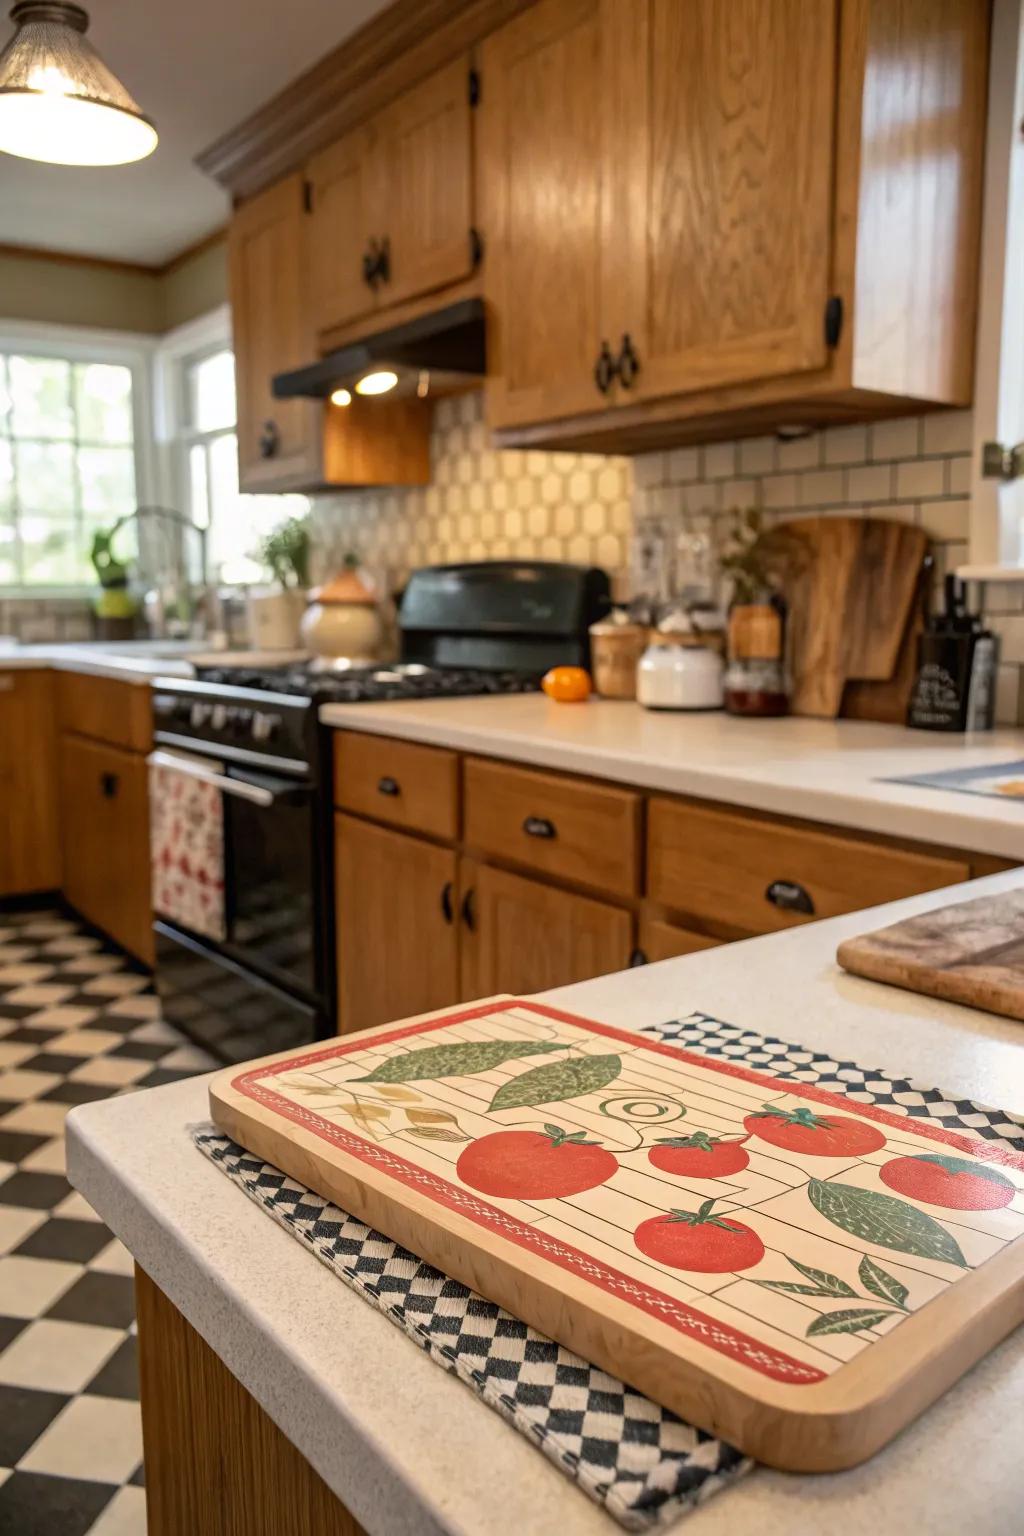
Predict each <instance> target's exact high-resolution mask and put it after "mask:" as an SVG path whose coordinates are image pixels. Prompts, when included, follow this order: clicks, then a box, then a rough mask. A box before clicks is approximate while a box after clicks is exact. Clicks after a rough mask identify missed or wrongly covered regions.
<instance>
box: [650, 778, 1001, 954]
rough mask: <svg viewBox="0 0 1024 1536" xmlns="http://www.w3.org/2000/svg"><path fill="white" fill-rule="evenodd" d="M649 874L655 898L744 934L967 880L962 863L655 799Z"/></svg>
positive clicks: (892, 899) (652, 804) (951, 859)
mask: <svg viewBox="0 0 1024 1536" xmlns="http://www.w3.org/2000/svg"><path fill="white" fill-rule="evenodd" d="M647 870H648V895H649V896H650V897H651V898H652V899H653V900H654V901H657V902H661V903H664V905H665V906H669V907H673V908H675V909H676V910H677V911H680V912H692V913H693V914H694V915H695V916H698V917H701V918H707V919H709V920H711V921H712V922H727V923H729V924H735V925H736V927H738V928H743V929H747V930H749V932H751V933H765V932H769V931H771V930H773V929H776V928H788V927H791V926H792V925H793V924H795V923H806V922H810V921H812V920H813V919H814V918H818V917H837V916H839V914H840V913H843V912H856V911H858V910H859V909H860V908H862V907H870V906H874V905H875V904H876V903H879V902H884V901H897V900H898V899H899V898H900V897H902V896H914V895H917V894H918V893H920V892H921V891H931V890H937V889H939V888H940V887H942V886H945V885H954V884H956V883H957V881H960V880H968V879H969V878H970V867H969V865H968V863H967V861H966V860H963V861H961V860H958V859H953V858H943V857H941V856H940V855H938V854H931V853H917V852H912V851H910V850H905V849H901V848H890V847H885V846H880V845H878V844H875V843H867V842H859V841H856V840H854V839H853V838H847V837H843V836H841V835H838V834H834V833H831V832H818V831H814V830H811V829H810V828H806V827H796V826H789V825H787V824H785V823H782V822H768V821H760V820H758V819H756V818H755V817H748V816H743V815H741V814H738V813H735V812H732V811H720V810H713V809H706V808H704V807H702V806H696V805H689V804H685V803H683V802H681V801H673V800H665V799H661V798H657V797H655V798H652V800H651V801H650V805H649V808H648V850H647ZM773 897H774V899H773Z"/></svg>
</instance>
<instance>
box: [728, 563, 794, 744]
mask: <svg viewBox="0 0 1024 1536" xmlns="http://www.w3.org/2000/svg"><path fill="white" fill-rule="evenodd" d="M728 640H729V665H728V667H727V668H726V673H725V707H726V710H727V711H728V713H729V714H731V715H753V716H761V717H770V716H773V715H774V716H778V715H785V714H788V712H789V689H788V686H787V680H786V666H785V660H784V658H785V654H786V650H785V642H786V609H785V604H784V603H783V601H782V599H781V598H780V597H779V595H778V594H777V593H774V592H769V591H767V590H765V591H764V592H763V593H758V594H757V595H756V597H754V598H753V599H752V600H748V601H745V602H734V603H733V604H732V606H731V607H730V609H729V629H728Z"/></svg>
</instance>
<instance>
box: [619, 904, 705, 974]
mask: <svg viewBox="0 0 1024 1536" xmlns="http://www.w3.org/2000/svg"><path fill="white" fill-rule="evenodd" d="M722 942H723V941H722V940H721V939H713V938H711V936H710V935H709V934H706V933H696V932H695V931H694V929H692V928H682V927H680V925H679V924H678V923H670V922H668V921H667V920H666V919H665V918H663V917H652V916H650V915H649V914H647V913H643V914H642V915H641V917H640V924H639V928H638V932H637V949H638V951H639V954H638V956H637V958H638V959H642V960H643V961H646V962H647V963H649V964H650V965H654V964H655V962H656V961H658V960H674V959H675V958H676V956H677V955H695V954H697V953H698V951H699V950H702V949H716V948H717V947H718V945H719V944H721V943H722Z"/></svg>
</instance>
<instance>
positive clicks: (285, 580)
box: [259, 517, 310, 589]
mask: <svg viewBox="0 0 1024 1536" xmlns="http://www.w3.org/2000/svg"><path fill="white" fill-rule="evenodd" d="M309 554H310V537H309V519H308V518H305V517H290V518H288V519H287V521H286V522H283V523H279V524H278V525H277V527H276V528H275V529H274V530H273V531H272V532H271V533H268V534H267V536H266V538H265V539H263V540H262V541H261V542H260V546H259V558H260V560H261V561H262V562H263V564H264V565H266V566H269V568H270V571H271V574H272V575H273V578H274V580H275V581H276V582H277V583H278V584H279V585H280V586H282V587H285V588H289V587H294V588H298V589H304V588H306V587H308V586H309Z"/></svg>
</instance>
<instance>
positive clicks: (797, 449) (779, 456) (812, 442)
mask: <svg viewBox="0 0 1024 1536" xmlns="http://www.w3.org/2000/svg"><path fill="white" fill-rule="evenodd" d="M775 461H776V463H777V464H778V466H779V468H780V469H815V468H817V466H818V465H819V464H820V463H821V434H820V433H819V432H811V433H809V434H808V435H807V436H806V437H794V438H790V439H788V440H787V441H786V442H780V443H779V444H778V445H777V448H776V457H775Z"/></svg>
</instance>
